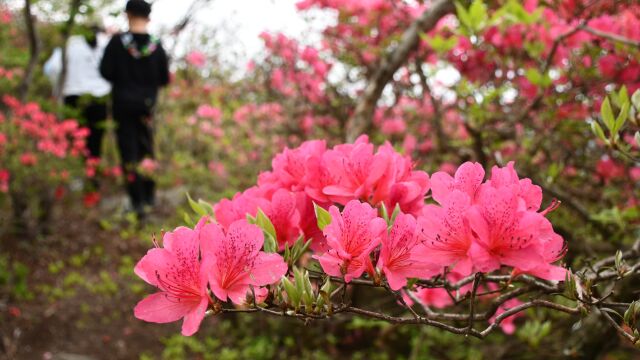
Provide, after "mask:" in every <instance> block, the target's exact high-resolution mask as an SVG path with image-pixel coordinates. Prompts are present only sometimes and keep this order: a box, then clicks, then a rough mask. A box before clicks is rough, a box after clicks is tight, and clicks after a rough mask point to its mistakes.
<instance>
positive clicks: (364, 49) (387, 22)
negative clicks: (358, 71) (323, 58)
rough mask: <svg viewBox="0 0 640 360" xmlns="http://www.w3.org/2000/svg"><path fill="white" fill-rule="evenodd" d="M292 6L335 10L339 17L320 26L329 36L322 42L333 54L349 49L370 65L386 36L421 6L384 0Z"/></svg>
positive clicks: (316, 0) (322, 0) (309, 0)
mask: <svg viewBox="0 0 640 360" xmlns="http://www.w3.org/2000/svg"><path fill="white" fill-rule="evenodd" d="M296 6H297V7H298V9H299V10H301V11H305V10H309V9H312V8H318V9H328V10H332V11H336V12H337V13H338V17H339V19H341V21H339V22H338V23H337V24H336V25H332V26H329V27H327V28H326V29H325V30H324V35H325V37H326V38H327V39H330V41H328V42H326V43H325V46H327V47H328V48H330V49H331V51H332V52H333V53H334V54H341V53H345V52H350V53H352V54H353V55H354V56H356V59H355V60H356V61H357V62H358V63H360V64H363V65H373V64H374V63H375V61H376V60H377V57H378V53H379V52H380V51H382V50H383V48H384V46H386V45H387V44H388V43H387V42H388V41H389V39H390V38H392V37H393V36H394V35H397V34H399V33H401V32H402V31H404V29H405V28H406V27H407V26H408V25H409V23H410V22H411V21H412V20H413V19H414V18H416V17H417V16H418V15H419V14H420V13H421V12H422V10H423V9H424V5H421V3H420V2H397V3H392V2H389V1H385V0H367V1H362V0H301V1H299V2H298V3H297V4H296ZM350 60H351V61H353V60H354V59H350Z"/></svg>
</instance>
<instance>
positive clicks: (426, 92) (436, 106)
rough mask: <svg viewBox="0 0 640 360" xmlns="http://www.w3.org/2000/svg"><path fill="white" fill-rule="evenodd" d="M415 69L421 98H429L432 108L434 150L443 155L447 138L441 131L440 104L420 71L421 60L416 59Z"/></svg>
mask: <svg viewBox="0 0 640 360" xmlns="http://www.w3.org/2000/svg"><path fill="white" fill-rule="evenodd" d="M415 67H416V73H417V74H418V77H419V78H420V86H421V87H422V97H423V98H424V97H425V96H429V100H430V101H431V106H432V107H433V127H434V129H435V130H436V148H437V149H438V153H444V152H446V151H447V138H446V135H445V133H444V130H443V129H442V109H441V108H440V103H438V100H437V99H436V97H435V96H434V95H433V91H432V90H431V87H430V86H429V82H428V81H427V76H426V75H425V73H424V71H423V70H422V60H420V59H416V62H415Z"/></svg>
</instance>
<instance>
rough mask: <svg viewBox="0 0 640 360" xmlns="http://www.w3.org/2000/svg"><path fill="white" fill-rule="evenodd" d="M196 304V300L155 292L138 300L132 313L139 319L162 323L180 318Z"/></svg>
mask: <svg viewBox="0 0 640 360" xmlns="http://www.w3.org/2000/svg"><path fill="white" fill-rule="evenodd" d="M198 305H199V303H198V302H189V301H184V300H183V301H177V299H175V298H173V297H172V296H171V295H168V294H167V293H165V292H157V293H155V294H152V295H149V296H147V297H146V298H144V299H143V300H142V301H140V302H139V303H138V305H136V307H135V308H134V310H133V314H134V316H135V317H136V318H138V319H140V320H144V321H148V322H154V323H162V324H163V323H170V322H174V321H177V320H180V319H181V318H183V317H184V316H185V315H186V314H187V313H189V312H191V311H193V310H194V309H195V308H196V307H197V306H198Z"/></svg>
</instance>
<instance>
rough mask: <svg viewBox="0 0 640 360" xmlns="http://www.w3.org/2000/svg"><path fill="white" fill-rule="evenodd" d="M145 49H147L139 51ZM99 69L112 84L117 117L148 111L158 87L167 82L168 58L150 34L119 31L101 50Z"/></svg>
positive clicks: (155, 98) (114, 109) (146, 112)
mask: <svg viewBox="0 0 640 360" xmlns="http://www.w3.org/2000/svg"><path fill="white" fill-rule="evenodd" d="M127 40H131V41H129V42H128V44H131V45H130V46H129V47H127V46H125V44H124V42H126V41H127ZM123 41H124V42H123ZM136 49H137V50H136ZM145 49H146V50H147V51H149V52H150V53H149V54H142V55H141V53H144V52H145ZM132 53H133V54H132ZM100 73H101V74H102V76H103V77H104V78H105V79H107V80H108V81H109V82H110V83H111V85H112V86H113V111H114V116H115V117H116V120H117V118H118V117H119V115H120V114H131V113H141V112H143V113H145V114H150V113H151V111H152V109H153V107H154V106H155V104H156V101H157V98H158V89H159V88H160V87H162V86H165V85H167V84H168V83H169V61H168V59H167V54H166V53H165V51H164V49H163V48H162V44H160V42H159V41H157V40H154V39H152V37H151V36H150V35H149V34H131V33H125V34H119V35H115V36H114V37H113V38H112V39H111V41H110V42H109V45H107V48H106V49H105V51H104V56H103V58H102V61H101V63H100Z"/></svg>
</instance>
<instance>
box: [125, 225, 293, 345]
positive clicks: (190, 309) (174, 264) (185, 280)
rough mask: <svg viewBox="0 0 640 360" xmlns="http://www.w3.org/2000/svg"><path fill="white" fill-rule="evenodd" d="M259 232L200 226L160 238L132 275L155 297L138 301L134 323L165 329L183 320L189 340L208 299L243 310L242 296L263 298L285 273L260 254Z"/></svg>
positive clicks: (278, 259) (278, 260)
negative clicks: (149, 287)
mask: <svg viewBox="0 0 640 360" xmlns="http://www.w3.org/2000/svg"><path fill="white" fill-rule="evenodd" d="M263 236H264V235H263V233H262V230H261V229H260V228H259V227H258V226H256V225H251V224H249V223H248V222H247V221H246V220H244V219H243V220H238V221H235V222H233V223H232V224H229V226H228V227H227V228H223V227H221V226H220V225H219V224H216V223H213V222H210V221H209V219H208V218H206V217H205V218H203V219H201V220H200V222H199V223H198V225H197V226H196V227H195V229H189V228H186V227H179V228H177V229H175V230H174V231H173V232H168V233H166V234H165V235H164V237H163V244H162V245H163V247H159V246H158V245H157V244H156V248H154V249H151V250H149V252H148V253H147V255H145V256H144V257H143V258H142V259H141V260H140V261H139V262H138V264H137V265H136V267H135V273H136V274H137V275H138V276H139V277H140V278H142V279H143V280H144V281H146V282H147V283H149V284H151V285H153V286H155V287H157V288H158V290H159V291H158V292H157V293H155V294H153V295H150V296H148V297H147V298H145V299H144V300H142V301H140V302H139V303H138V305H137V306H136V307H135V309H134V314H135V316H136V317H137V318H139V319H142V320H145V321H150V322H156V323H168V322H174V321H177V320H180V319H182V318H184V322H183V325H182V334H183V335H185V336H190V335H193V334H194V333H195V332H196V331H198V328H199V327H200V323H201V322H202V320H203V319H204V316H205V312H206V310H207V308H208V306H209V304H212V303H214V299H213V298H212V297H210V295H209V289H210V290H211V292H212V293H213V296H214V297H215V298H217V299H218V300H219V301H227V300H231V301H232V302H233V303H235V304H243V303H245V301H246V298H247V295H252V296H255V297H256V299H259V298H260V297H262V298H264V297H265V296H266V294H267V289H266V288H265V286H267V285H270V284H274V283H276V282H279V281H280V279H281V278H282V276H283V275H285V274H286V273H287V265H286V263H285V262H284V259H283V258H282V256H280V255H278V254H275V253H271V254H268V253H265V252H264V251H261V249H262V246H263V243H264V238H263Z"/></svg>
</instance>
